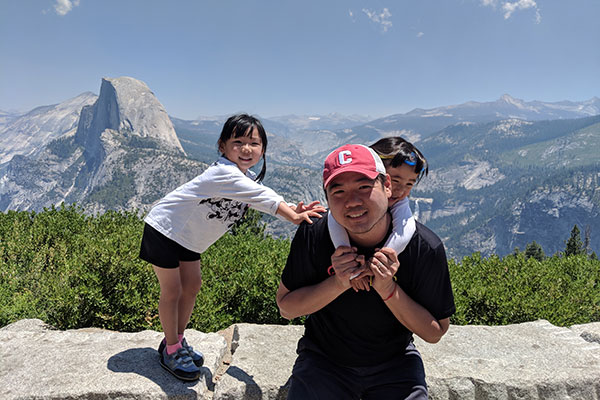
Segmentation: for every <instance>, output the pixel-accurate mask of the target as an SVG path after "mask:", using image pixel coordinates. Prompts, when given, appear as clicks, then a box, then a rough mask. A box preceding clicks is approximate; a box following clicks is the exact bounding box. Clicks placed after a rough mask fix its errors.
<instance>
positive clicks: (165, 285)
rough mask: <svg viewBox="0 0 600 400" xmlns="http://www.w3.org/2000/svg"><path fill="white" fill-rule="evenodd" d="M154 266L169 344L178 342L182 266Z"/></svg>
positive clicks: (161, 319) (160, 314)
mask: <svg viewBox="0 0 600 400" xmlns="http://www.w3.org/2000/svg"><path fill="white" fill-rule="evenodd" d="M153 268H154V273H155V274H156V277H157V278H158V283H159V284H160V300H159V301H158V316H159V317H160V323H161V325H162V328H163V332H164V333H165V338H166V341H167V344H168V345H173V344H177V343H178V342H179V338H178V337H177V328H178V325H179V302H180V299H181V297H182V296H181V293H182V287H181V277H180V268H173V269H170V268H160V267H157V266H155V265H154V266H153Z"/></svg>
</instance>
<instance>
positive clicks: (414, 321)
mask: <svg viewBox="0 0 600 400" xmlns="http://www.w3.org/2000/svg"><path fill="white" fill-rule="evenodd" d="M394 285H395V288H394V289H393V290H394V293H393V294H392V295H391V297H390V298H389V299H387V300H386V301H385V304H386V305H387V306H388V308H389V309H390V311H392V313H393V314H394V316H395V317H396V318H397V319H398V321H400V323H402V325H404V326H405V327H406V328H408V329H409V330H410V331H411V332H413V333H414V334H416V335H417V336H419V337H420V338H421V339H423V340H425V341H426V342H429V343H437V342H438V341H439V340H440V339H441V338H442V336H444V334H445V333H446V331H447V330H448V326H449V320H448V318H445V319H442V320H439V321H438V320H437V319H435V318H434V317H433V315H431V313H430V312H429V311H427V309H426V308H425V307H423V306H421V305H420V304H419V303H417V302H416V301H414V300H413V299H411V298H410V297H409V296H408V295H407V294H406V292H404V290H402V288H401V287H400V286H399V285H397V284H396V283H394ZM386 296H387V294H386Z"/></svg>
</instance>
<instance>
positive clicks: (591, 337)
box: [571, 322, 600, 343]
mask: <svg viewBox="0 0 600 400" xmlns="http://www.w3.org/2000/svg"><path fill="white" fill-rule="evenodd" d="M571 330H572V331H574V332H575V333H577V334H578V335H579V336H581V337H582V338H583V339H584V340H586V341H588V342H595V343H600V322H593V323H591V324H584V325H573V326H572V327H571Z"/></svg>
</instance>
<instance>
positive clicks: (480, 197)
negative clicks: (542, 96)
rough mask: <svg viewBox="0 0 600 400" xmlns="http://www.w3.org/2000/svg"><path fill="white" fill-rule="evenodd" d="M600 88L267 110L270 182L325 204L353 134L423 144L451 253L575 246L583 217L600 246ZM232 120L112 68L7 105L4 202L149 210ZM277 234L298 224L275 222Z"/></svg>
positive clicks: (437, 226) (431, 216)
mask: <svg viewBox="0 0 600 400" xmlns="http://www.w3.org/2000/svg"><path fill="white" fill-rule="evenodd" d="M599 114H600V99H598V98H597V97H594V98H592V99H590V100H587V101H581V102H568V101H563V102H555V103H548V102H540V101H532V102H525V101H522V100H519V99H515V98H512V97H510V96H509V95H503V96H502V97H501V98H500V99H498V100H496V101H493V102H487V103H479V102H468V103H464V104H460V105H453V106H445V107H439V108H434V109H428V110H423V109H415V110H412V111H410V112H408V113H404V114H395V115H390V116H386V117H384V118H378V119H374V120H369V118H367V117H363V116H343V115H339V114H329V115H315V116H294V115H288V116H282V117H273V118H261V120H262V122H263V124H264V125H265V128H266V129H267V132H268V135H269V136H268V137H269V147H268V149H267V162H268V164H267V166H268V169H267V178H266V180H265V184H266V185H268V186H270V187H272V188H273V189H275V190H276V191H278V192H279V193H281V194H282V195H283V196H284V197H285V198H286V200H288V201H300V200H304V201H307V200H320V201H324V200H325V199H324V195H323V192H322V189H321V177H320V176H321V171H320V169H321V166H322V161H323V159H324V157H325V155H326V154H327V153H328V152H329V151H331V150H332V149H333V148H335V147H337V146H339V145H341V144H344V143H350V142H353V143H364V144H369V143H372V142H374V141H375V140H377V139H379V138H381V137H385V136H395V135H400V136H403V137H405V138H407V139H408V140H411V141H413V143H415V145H416V146H417V147H419V149H421V151H423V153H424V154H425V155H426V157H427V158H428V161H429V165H430V174H429V176H427V177H426V178H424V179H423V181H422V182H421V183H420V184H419V185H418V186H417V187H416V188H415V189H413V194H412V196H411V198H412V202H411V205H412V207H413V210H414V213H415V214H416V215H417V216H418V219H419V220H420V221H422V222H424V223H425V224H427V225H428V226H429V227H431V228H432V229H433V230H434V231H436V232H437V233H438V234H439V235H440V237H442V239H443V240H444V243H445V244H446V247H447V250H448V255H449V256H451V257H462V256H464V255H467V254H471V253H472V252H474V251H479V252H481V253H482V254H484V255H490V254H493V253H496V254H500V255H503V254H507V253H509V252H511V251H513V249H514V248H515V247H519V248H521V249H523V248H524V247H525V246H526V245H527V244H528V243H530V242H532V241H534V240H535V241H536V242H537V243H539V244H540V245H542V247H543V248H544V250H545V251H546V253H548V254H552V253H554V252H557V251H561V250H562V249H564V242H565V240H566V239H567V238H568V236H569V232H570V229H571V228H572V227H573V225H574V224H578V225H579V226H580V228H581V230H582V231H587V232H588V233H589V235H590V238H589V239H590V247H591V249H593V250H596V251H597V250H598V249H600V233H599V232H596V231H595V229H596V227H598V226H600V191H599V189H598V187H599V185H598V180H599V179H600V165H599V164H600V159H599V158H598V150H597V149H599V148H600V146H599V145H600V116H599ZM225 118H226V117H199V118H198V119H196V120H193V121H189V120H182V119H178V118H175V117H173V116H171V117H169V116H168V114H167V111H166V110H165V109H164V107H163V106H162V104H160V102H159V101H158V99H157V98H156V97H155V96H154V94H153V93H152V91H151V90H150V89H149V88H148V86H147V85H146V84H145V83H143V82H141V81H139V80H137V79H134V78H129V77H121V78H104V79H102V82H101V87H100V94H99V95H95V94H93V93H89V92H86V93H83V94H81V95H79V96H76V97H74V98H72V99H69V100H67V101H65V102H63V103H60V104H57V105H51V106H43V107H38V108H36V109H34V110H32V111H30V112H28V113H24V114H18V113H12V112H0V144H1V145H0V210H4V211H6V210H16V209H20V210H41V209H42V208H44V207H50V206H52V205H55V204H59V203H60V202H63V201H64V202H67V203H73V202H76V203H78V204H80V205H81V206H83V207H84V209H86V211H88V212H90V213H92V212H103V211H106V210H108V209H139V210H147V209H148V208H149V207H150V205H151V204H152V203H153V202H154V201H156V200H157V199H159V198H160V197H161V196H163V195H164V194H166V193H167V192H168V191H170V190H172V189H174V188H175V187H177V186H179V185H180V184H182V183H183V182H185V181H187V180H189V179H191V178H192V177H194V176H196V175H197V174H199V173H201V172H202V171H203V170H204V169H205V168H206V167H207V164H209V163H211V162H213V161H214V160H215V159H216V158H217V157H218V152H217V145H216V142H217V139H218V135H219V133H220V130H221V127H222V124H223V122H224V119H225ZM266 220H267V221H268V222H269V223H268V231H269V232H270V233H272V234H275V235H279V236H290V235H291V234H292V233H293V230H294V226H293V225H291V224H289V223H286V222H283V221H279V220H276V219H268V218H267V219H266Z"/></svg>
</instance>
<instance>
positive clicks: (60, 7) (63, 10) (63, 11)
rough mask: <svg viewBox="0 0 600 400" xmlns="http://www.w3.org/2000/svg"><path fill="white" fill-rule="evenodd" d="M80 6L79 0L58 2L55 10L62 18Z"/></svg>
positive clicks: (60, 0) (59, 0) (58, 0)
mask: <svg viewBox="0 0 600 400" xmlns="http://www.w3.org/2000/svg"><path fill="white" fill-rule="evenodd" d="M78 5H79V0H56V4H55V5H54V10H55V11H56V13H57V14H58V15H60V16H64V15H67V14H68V13H69V12H70V11H71V10H72V9H73V7H77V6H78Z"/></svg>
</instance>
